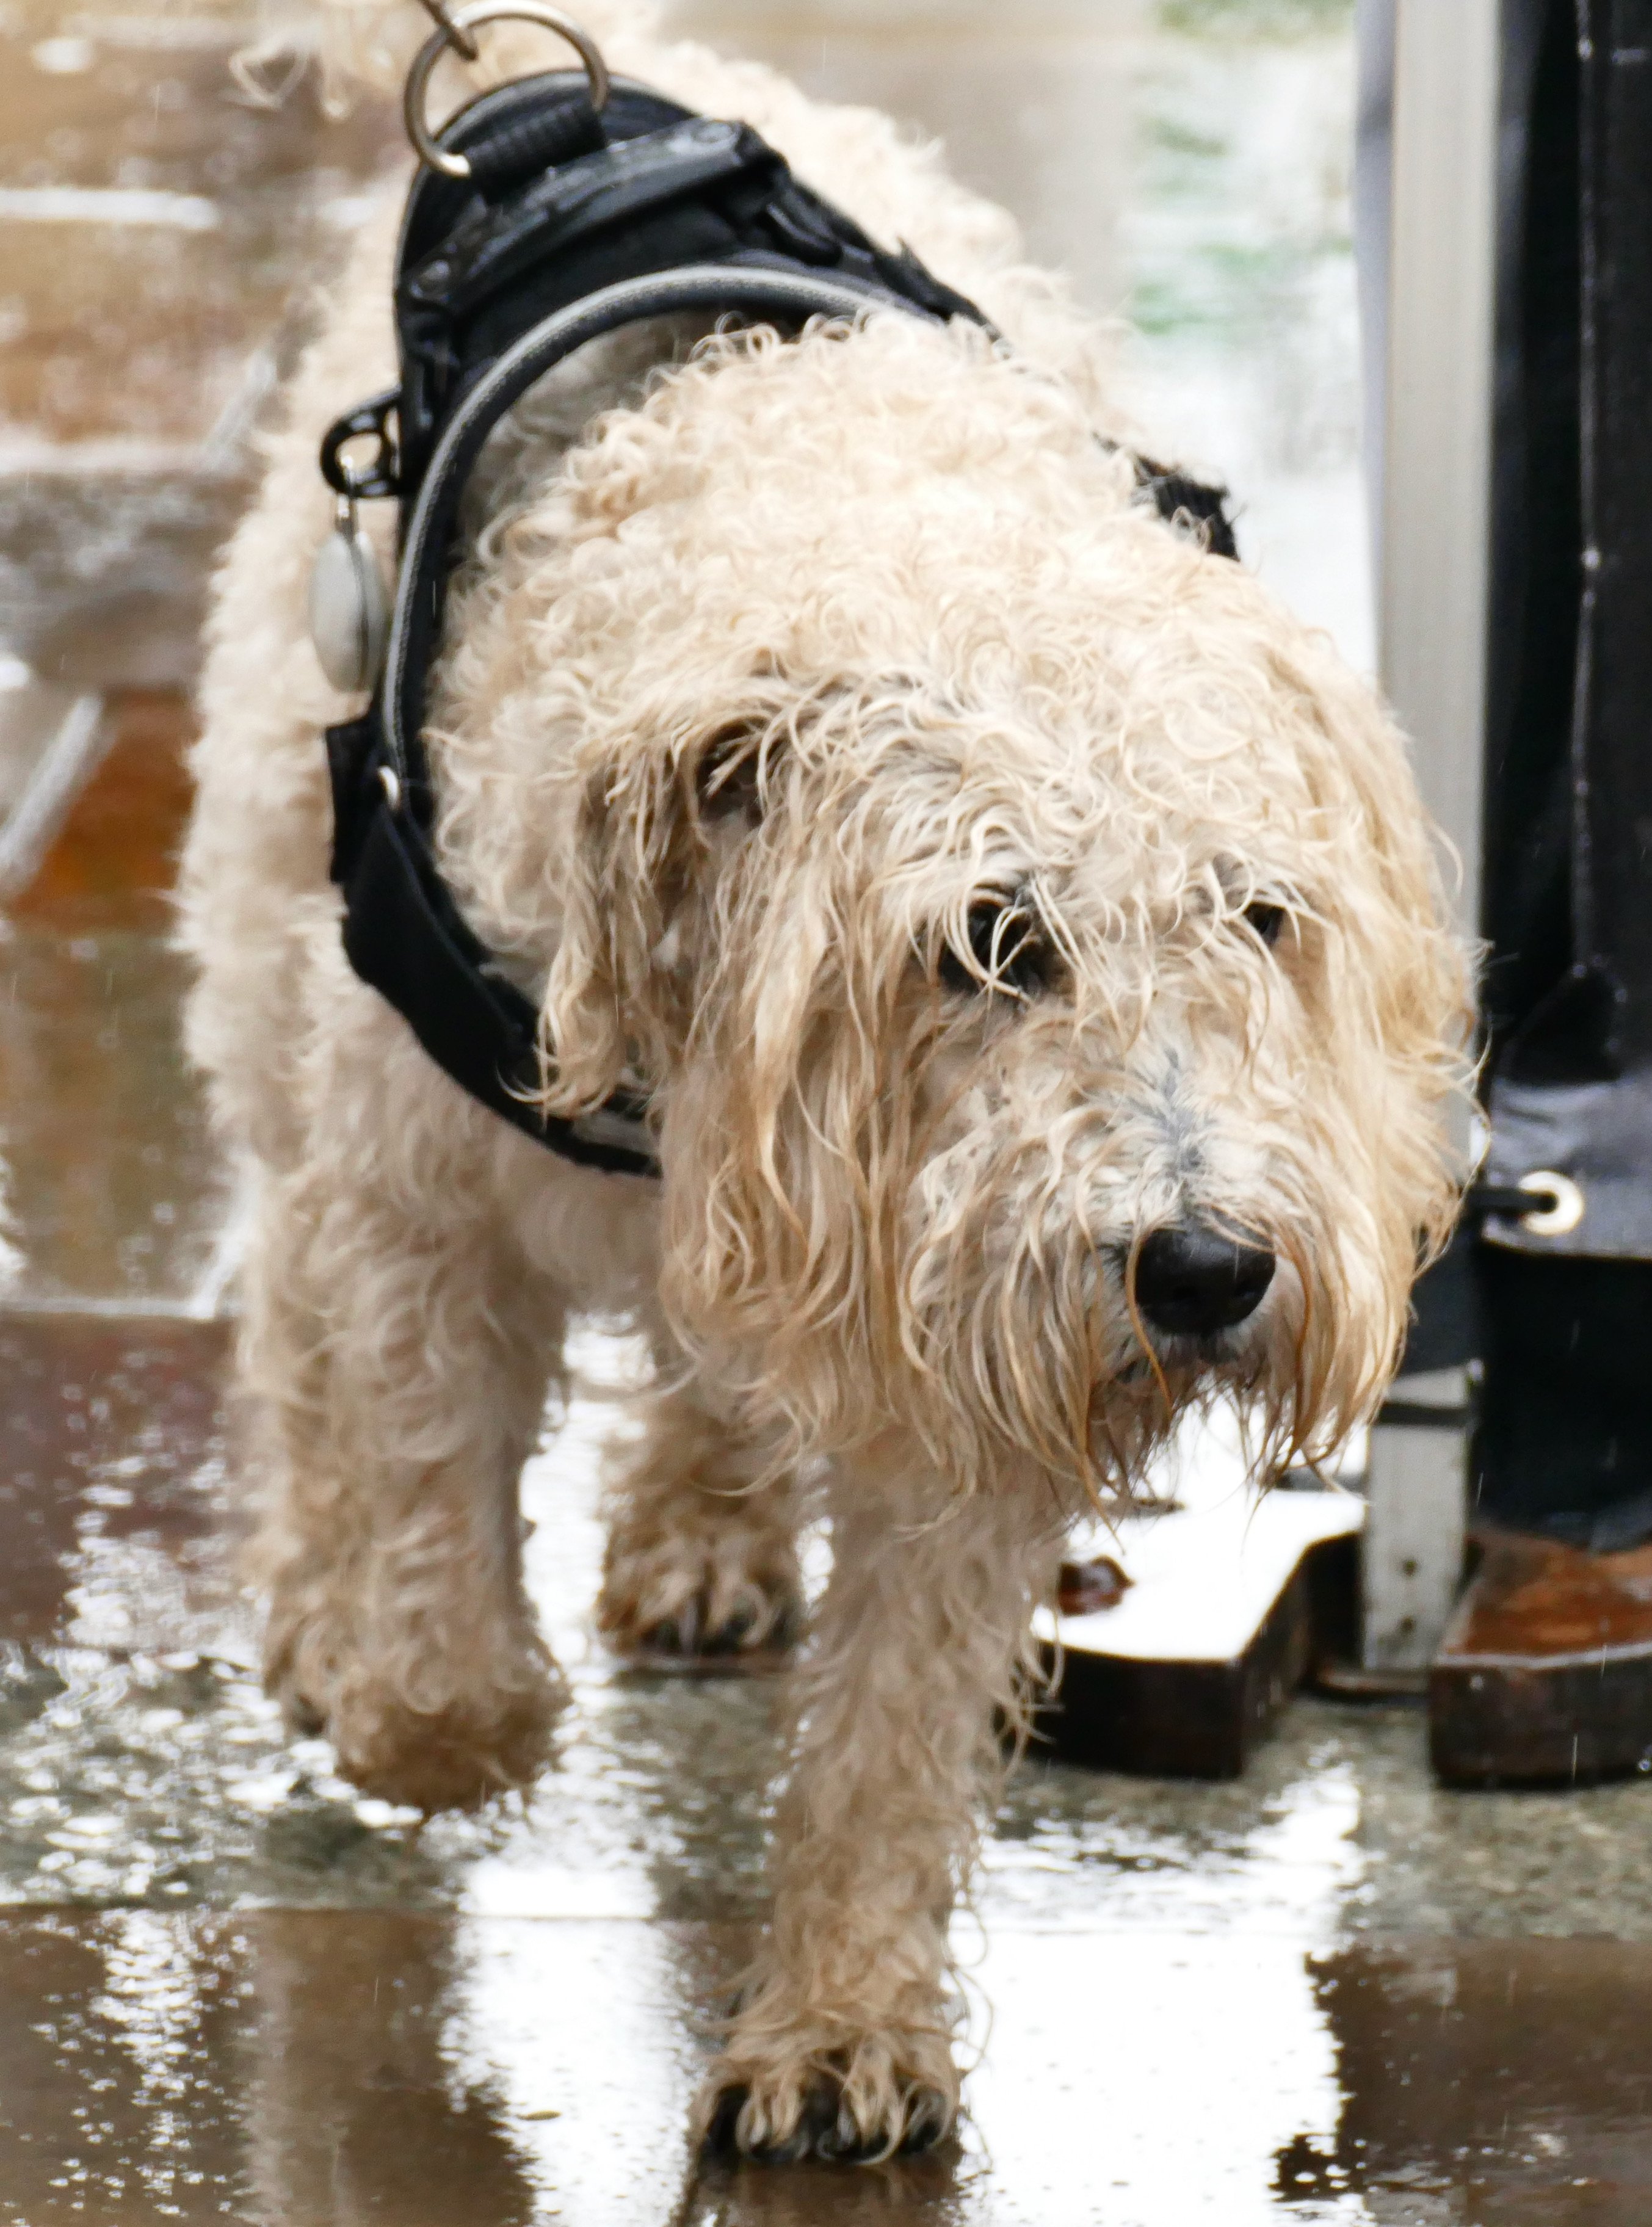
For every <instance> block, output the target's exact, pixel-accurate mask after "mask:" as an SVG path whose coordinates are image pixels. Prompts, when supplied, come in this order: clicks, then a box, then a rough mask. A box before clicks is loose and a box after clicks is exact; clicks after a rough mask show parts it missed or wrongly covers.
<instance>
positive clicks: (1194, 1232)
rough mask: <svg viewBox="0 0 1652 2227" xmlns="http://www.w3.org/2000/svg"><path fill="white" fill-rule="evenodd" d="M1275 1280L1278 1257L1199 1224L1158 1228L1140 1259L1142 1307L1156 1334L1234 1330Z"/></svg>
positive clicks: (1138, 1299) (1138, 1292)
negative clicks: (1159, 1331)
mask: <svg viewBox="0 0 1652 2227" xmlns="http://www.w3.org/2000/svg"><path fill="white" fill-rule="evenodd" d="M1272 1281H1273V1255H1272V1254H1271V1253H1270V1252H1268V1251H1267V1250H1266V1248H1264V1247H1262V1246H1260V1245H1240V1244H1236V1243H1235V1242H1234V1240H1233V1239H1232V1238H1231V1237H1224V1236H1222V1235H1221V1232H1220V1231H1219V1230H1215V1229H1206V1228H1202V1226H1201V1225H1200V1224H1199V1223H1198V1222H1185V1223H1183V1224H1182V1225H1181V1226H1180V1227H1177V1228H1168V1229H1155V1230H1154V1231H1153V1232H1152V1234H1151V1236H1149V1237H1148V1238H1146V1239H1145V1241H1144V1242H1143V1245H1142V1248H1141V1251H1140V1252H1139V1254H1137V1256H1136V1304H1137V1305H1138V1306H1139V1308H1140V1309H1141V1311H1142V1312H1143V1314H1145V1316H1146V1318H1147V1319H1148V1321H1149V1322H1150V1323H1151V1324H1152V1325H1153V1327H1154V1329H1155V1330H1169V1331H1177V1330H1180V1331H1184V1332H1187V1333H1189V1334H1190V1335H1193V1336H1199V1335H1201V1334H1202V1333H1204V1332H1207V1331H1209V1330H1231V1329H1232V1328H1233V1326H1234V1324H1235V1323H1242V1322H1243V1321H1244V1319H1245V1318H1246V1316H1247V1315H1248V1314H1253V1313H1254V1312H1255V1311H1256V1309H1257V1308H1258V1307H1259V1306H1260V1305H1261V1303H1262V1295H1263V1293H1264V1292H1266V1289H1267V1287H1268V1286H1269V1285H1270V1284H1271V1283H1272Z"/></svg>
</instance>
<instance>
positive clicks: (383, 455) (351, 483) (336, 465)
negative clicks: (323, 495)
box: [322, 386, 401, 502]
mask: <svg viewBox="0 0 1652 2227" xmlns="http://www.w3.org/2000/svg"><path fill="white" fill-rule="evenodd" d="M400 404H401V389H400V387H399V386H387V387H386V389H385V391H384V392H383V393H382V394H375V395H374V396H373V399H372V400H371V401H370V402H363V403H360V405H358V406H357V407H356V408H355V409H354V410H351V411H347V412H346V413H345V415H344V416H343V417H342V418H338V419H336V420H335V422H334V423H333V424H331V425H329V426H328V429H327V433H326V437H325V438H324V439H323V440H322V478H323V479H324V480H325V481H326V482H327V484H328V487H330V488H332V490H333V492H334V494H335V495H348V497H349V498H350V500H351V501H359V502H373V501H377V500H378V499H379V498H380V496H382V495H399V494H400V493H401V443H400V440H399V437H398V432H392V430H391V427H392V421H394V419H395V417H396V412H397V411H398V409H399V406H400ZM398 431H399V429H398ZM363 440H373V441H376V442H377V443H378V444H379V446H378V449H377V451H376V452H375V454H374V456H373V461H372V462H371V463H367V464H353V463H351V462H350V460H349V458H348V456H345V454H344V448H345V444H346V443H347V442H350V441H363Z"/></svg>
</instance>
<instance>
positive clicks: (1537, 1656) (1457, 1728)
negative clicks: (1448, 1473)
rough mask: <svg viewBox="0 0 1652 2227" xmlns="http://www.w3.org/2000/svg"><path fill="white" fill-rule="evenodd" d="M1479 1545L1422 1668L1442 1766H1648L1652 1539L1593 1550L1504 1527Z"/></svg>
mask: <svg viewBox="0 0 1652 2227" xmlns="http://www.w3.org/2000/svg"><path fill="white" fill-rule="evenodd" d="M1476 1544H1477V1546H1479V1547H1480V1548H1481V1550H1482V1559H1481V1561H1480V1566H1479V1567H1478V1569H1477V1571H1476V1573H1475V1575H1474V1577H1473V1579H1472V1580H1471V1581H1470V1585H1469V1588H1468V1591H1467V1592H1465V1593H1464V1596H1463V1598H1462V1601H1461V1602H1460V1603H1459V1605H1458V1607H1457V1613H1456V1615H1455V1616H1454V1617H1453V1618H1452V1619H1451V1624H1450V1626H1449V1628H1448V1630H1447V1631H1446V1634H1445V1639H1444V1641H1443V1642H1442V1643H1441V1645H1440V1650H1439V1652H1438V1655H1437V1656H1435V1658H1434V1666H1433V1669H1432V1672H1431V1673H1430V1675H1429V1693H1428V1702H1429V1720H1430V1721H1429V1745H1430V1750H1431V1752H1432V1758H1433V1764H1434V1768H1435V1770H1436V1771H1437V1772H1438V1774H1439V1776H1440V1777H1441V1778H1442V1779H1443V1780H1445V1783H1446V1784H1448V1785H1451V1786H1493V1785H1572V1784H1579V1783H1581V1782H1583V1781H1585V1780H1589V1779H1598V1778H1614V1777H1623V1776H1625V1775H1627V1774H1628V1773H1630V1772H1631V1771H1652V1546H1646V1547H1635V1548H1633V1549H1632V1550H1631V1551H1630V1552H1629V1553H1627V1554H1586V1553H1585V1552H1583V1551H1582V1550H1581V1549H1580V1548H1579V1547H1566V1546H1562V1545H1561V1544H1560V1542H1559V1541H1555V1540H1551V1539H1543V1538H1538V1537H1534V1536H1533V1535H1529V1534H1527V1533H1522V1532H1503V1531H1485V1532H1482V1533H1479V1534H1478V1535H1477V1538H1476Z"/></svg>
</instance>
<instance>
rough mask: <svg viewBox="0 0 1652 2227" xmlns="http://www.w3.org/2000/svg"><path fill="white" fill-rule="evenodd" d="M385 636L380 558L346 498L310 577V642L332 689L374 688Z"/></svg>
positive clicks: (387, 628) (386, 607)
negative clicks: (314, 646)
mask: <svg viewBox="0 0 1652 2227" xmlns="http://www.w3.org/2000/svg"><path fill="white" fill-rule="evenodd" d="M389 632H390V606H389V603H388V600H387V598H386V595H385V584H384V580H383V577H382V576H381V574H380V571H379V559H378V558H377V557H376V556H375V555H374V554H373V544H372V543H371V542H370V541H369V540H368V539H367V535H366V534H365V533H363V532H362V531H361V528H360V525H359V524H358V523H357V520H356V515H355V505H354V503H353V502H351V501H348V499H346V500H344V501H341V503H340V504H339V516H338V523H337V525H336V526H335V527H334V528H333V531H332V532H331V533H329V534H328V537H327V539H326V540H325V541H323V542H322V546H321V547H320V549H319V550H318V551H317V552H316V566H315V570H314V571H312V572H311V574H310V576H309V638H310V640H311V641H313V642H314V643H315V645H316V656H317V657H318V658H319V659H320V660H321V667H322V672H323V673H325V674H326V675H327V677H328V680H330V681H331V682H332V684H333V686H334V687H335V688H338V689H341V690H342V691H343V692H344V693H345V694H347V695H356V694H359V693H360V692H361V691H362V690H364V689H370V688H371V687H372V686H373V683H374V682H375V681H376V680H378V678H379V667H380V665H381V664H382V663H383V662H384V654H385V642H386V638H387V636H388V635H389Z"/></svg>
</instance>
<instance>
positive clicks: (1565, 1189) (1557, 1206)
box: [1515, 1168, 1584, 1237]
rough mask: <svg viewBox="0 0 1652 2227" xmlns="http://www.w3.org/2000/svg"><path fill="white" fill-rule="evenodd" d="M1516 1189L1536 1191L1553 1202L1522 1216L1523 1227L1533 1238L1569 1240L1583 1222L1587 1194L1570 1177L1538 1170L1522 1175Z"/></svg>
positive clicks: (1549, 1169) (1551, 1170)
mask: <svg viewBox="0 0 1652 2227" xmlns="http://www.w3.org/2000/svg"><path fill="white" fill-rule="evenodd" d="M1515 1190H1528V1191H1533V1192H1535V1193H1536V1195H1537V1196H1539V1197H1540V1198H1541V1197H1544V1196H1547V1198H1549V1199H1550V1200H1551V1201H1552V1202H1553V1203H1551V1204H1550V1205H1548V1206H1545V1207H1539V1208H1537V1209H1535V1210H1534V1212H1533V1213H1530V1214H1522V1215H1521V1217H1520V1226H1521V1228H1522V1229H1523V1230H1525V1231H1526V1232H1527V1233H1528V1235H1530V1236H1533V1237H1567V1236H1570V1235H1571V1233H1572V1231H1573V1230H1574V1229H1575V1228H1577V1226H1578V1224H1579V1222H1581V1221H1582V1220H1583V1214H1584V1196H1583V1191H1582V1190H1581V1188H1580V1186H1579V1185H1578V1184H1575V1183H1573V1182H1572V1178H1571V1177H1570V1176H1562V1175H1557V1174H1556V1173H1555V1172H1554V1171H1553V1168H1537V1169H1534V1171H1533V1172H1532V1173H1531V1174H1530V1175H1528V1176H1522V1177H1521V1179H1520V1181H1519V1182H1518V1183H1517V1184H1515Z"/></svg>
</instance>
